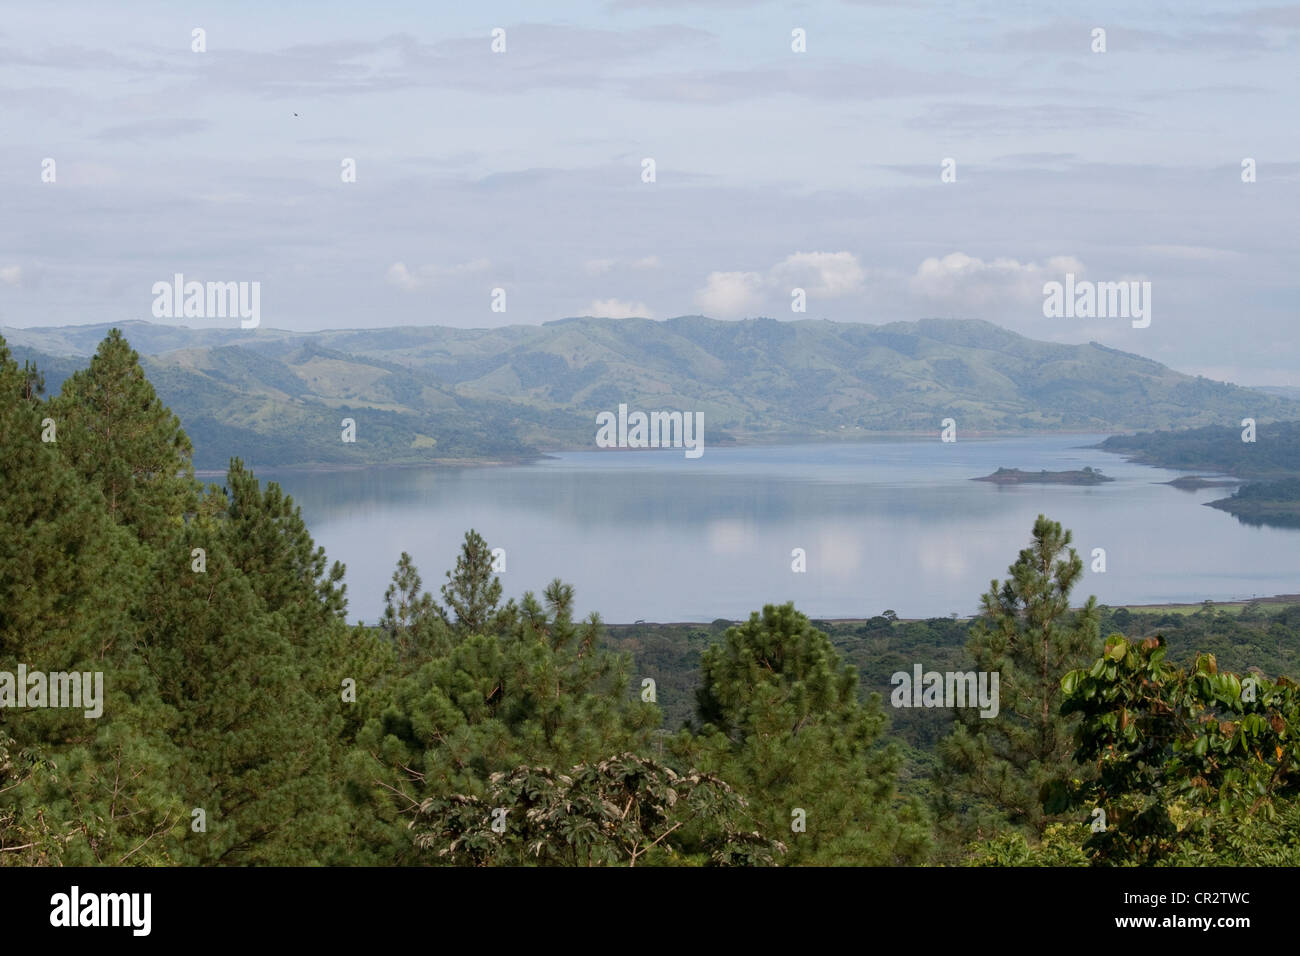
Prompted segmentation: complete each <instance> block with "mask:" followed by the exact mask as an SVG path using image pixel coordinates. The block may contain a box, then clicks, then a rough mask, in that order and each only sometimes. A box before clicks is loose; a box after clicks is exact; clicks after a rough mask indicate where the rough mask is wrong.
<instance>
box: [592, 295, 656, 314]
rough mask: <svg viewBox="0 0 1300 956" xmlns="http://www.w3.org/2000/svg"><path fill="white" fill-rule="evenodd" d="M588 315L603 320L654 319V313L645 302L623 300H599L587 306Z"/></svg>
mask: <svg viewBox="0 0 1300 956" xmlns="http://www.w3.org/2000/svg"><path fill="white" fill-rule="evenodd" d="M587 314H588V315H592V316H595V317H596V318H601V319H634V318H637V319H653V318H654V313H653V312H651V311H650V309H649V308H647V307H646V304H645V303H644V302H624V301H622V300H621V299H597V300H596V301H594V302H592V303H591V305H589V306H587Z"/></svg>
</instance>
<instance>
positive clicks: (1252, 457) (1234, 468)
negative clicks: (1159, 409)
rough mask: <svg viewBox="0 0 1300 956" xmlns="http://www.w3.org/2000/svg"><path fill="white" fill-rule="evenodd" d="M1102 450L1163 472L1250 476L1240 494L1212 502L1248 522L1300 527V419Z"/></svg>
mask: <svg viewBox="0 0 1300 956" xmlns="http://www.w3.org/2000/svg"><path fill="white" fill-rule="evenodd" d="M1098 447H1100V448H1104V449H1105V450H1106V451H1112V452H1116V453H1118V454H1121V455H1125V456H1127V457H1129V458H1131V459H1133V460H1134V461H1140V462H1144V463H1146V464H1150V465H1159V466H1161V467H1163V468H1178V469H1185V470H1189V471H1191V470H1194V471H1206V472H1215V473H1221V474H1226V475H1234V476H1236V477H1238V478H1244V479H1246V482H1245V483H1244V484H1242V485H1241V487H1240V488H1238V489H1237V491H1236V492H1235V493H1233V494H1232V495H1229V496H1228V497H1226V498H1220V499H1219V500H1217V501H1211V502H1207V504H1208V505H1209V506H1210V507H1212V508H1218V509H1220V510H1222V511H1227V512H1228V513H1229V514H1232V515H1235V516H1236V518H1237V519H1238V520H1239V521H1241V522H1243V523H1245V524H1252V525H1270V526H1273V527H1284V528H1295V527H1300V421H1282V422H1268V423H1247V422H1243V423H1242V425H1241V426H1237V425H1236V424H1235V423H1234V424H1233V425H1232V426H1222V425H1219V426H1207V427H1204V428H1191V429H1180V430H1177V431H1158V432H1140V433H1138V434H1136V435H1113V436H1111V437H1110V438H1107V439H1106V440H1105V441H1104V442H1102V443H1101V444H1100V445H1099V446H1098Z"/></svg>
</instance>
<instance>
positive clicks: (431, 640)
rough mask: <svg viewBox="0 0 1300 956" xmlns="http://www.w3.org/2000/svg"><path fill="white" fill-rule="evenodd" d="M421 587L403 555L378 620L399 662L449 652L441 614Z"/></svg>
mask: <svg viewBox="0 0 1300 956" xmlns="http://www.w3.org/2000/svg"><path fill="white" fill-rule="evenodd" d="M422 585H423V582H422V581H421V579H420V572H419V571H418V570H417V569H416V567H415V562H414V561H413V560H412V558H411V556H410V555H409V554H407V553H406V552H405V551H403V552H402V556H401V557H400V558H399V559H398V561H397V570H395V571H394V572H393V582H392V584H390V585H389V586H388V590H387V591H385V592H384V612H383V615H382V616H381V617H380V619H379V626H380V628H381V629H382V630H383V631H384V633H385V634H386V635H387V636H388V639H389V640H390V641H392V643H393V647H394V649H395V650H396V651H397V654H398V656H399V658H401V659H402V660H410V659H417V660H419V661H424V660H427V659H428V658H430V657H433V656H436V655H440V654H443V653H446V651H447V650H448V649H449V645H448V634H447V626H446V623H445V621H444V617H443V610H442V608H440V607H438V605H437V603H436V602H435V601H434V600H433V596H432V595H430V594H429V593H427V592H426V591H423V590H422V589H421V588H422ZM498 587H499V585H498Z"/></svg>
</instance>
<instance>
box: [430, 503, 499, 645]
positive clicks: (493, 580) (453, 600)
mask: <svg viewBox="0 0 1300 956" xmlns="http://www.w3.org/2000/svg"><path fill="white" fill-rule="evenodd" d="M442 599H443V601H444V602H445V603H446V605H447V607H448V608H449V609H450V610H451V612H452V613H453V614H454V615H455V622H454V624H455V629H456V634H457V635H458V636H464V635H466V634H483V633H486V632H487V631H488V630H490V629H493V628H495V626H496V623H497V622H496V614H497V604H498V602H499V601H500V600H501V581H500V579H499V578H497V577H496V575H495V573H494V572H493V570H492V551H491V549H490V548H488V545H487V542H486V541H484V540H483V538H482V536H481V535H480V534H479V533H478V532H477V531H475V530H474V529H473V528H471V529H470V530H469V531H468V532H467V533H466V534H465V541H464V543H463V544H462V545H461V549H460V554H459V555H458V556H457V558H456V570H455V571H454V572H453V571H448V572H447V583H446V584H444V585H443V586H442Z"/></svg>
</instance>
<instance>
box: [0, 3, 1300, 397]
mask: <svg viewBox="0 0 1300 956" xmlns="http://www.w3.org/2000/svg"><path fill="white" fill-rule="evenodd" d="M376 7H378V9H376ZM195 27H201V28H203V29H204V30H205V31H206V46H207V50H206V52H203V53H195V52H193V51H192V49H191V31H192V30H193V29H194V28H195ZM496 27H501V28H504V29H505V31H506V52H505V53H501V54H494V53H493V52H492V51H491V48H490V43H491V36H490V35H491V31H492V30H493V28H496ZM1097 27H1101V28H1103V29H1105V31H1106V46H1107V50H1106V52H1105V53H1094V52H1092V50H1091V46H1092V36H1091V34H1092V31H1093V29H1094V28H1097ZM795 28H800V29H803V30H805V31H806V34H807V52H804V53H795V52H793V51H792V50H791V31H792V30H793V29H795ZM1298 45H1300V5H1290V6H1285V5H1284V6H1261V7H1253V6H1250V5H1248V4H1247V5H1242V4H1229V3H1218V4H1198V3H1146V4H1140V5H1139V4H1132V3H1090V4H1071V3H1034V4H1030V3H1005V2H1004V3H987V4H985V3H963V4H956V3H925V2H918V3H904V2H899V3H885V2H848V0H825V2H817V3H804V4H798V3H795V4H791V3H776V2H745V0H718V2H694V3H678V2H662V0H623V2H611V3H550V4H545V5H542V4H535V3H533V4H528V3H492V2H484V3H475V4H428V3H379V4H375V5H362V4H343V3H330V2H327V3H277V4H266V3H248V2H242V0H227V2H222V3H211V4H187V3H183V2H168V3H129V2H128V3H120V4H112V5H108V4H102V3H81V2H64V3H60V4H58V5H57V7H56V6H54V5H48V4H41V5H36V4H29V5H14V4H10V5H8V6H6V7H5V8H4V10H3V11H2V12H0V102H2V103H3V111H2V113H0V116H2V117H3V125H4V135H3V136H2V137H0V325H10V326H32V325H62V324H72V323H86V322H106V321H123V320H128V319H151V318H152V316H151V314H150V306H151V304H152V295H151V291H150V290H151V288H152V285H153V283H155V282H157V281H159V280H170V279H171V277H172V275H173V274H175V273H177V272H180V273H182V274H184V275H185V277H186V278H187V279H197V280H199V281H232V280H245V281H258V282H260V283H261V303H262V324H263V326H270V327H276V328H291V329H317V328H342V327H349V328H355V327H374V326H387V325H417V324H419V325H423V324H443V325H453V326H460V327H487V326H494V325H503V324H514V323H537V322H543V321H547V320H550V319H555V318H561V317H564V316H570V315H585V314H601V315H611V316H615V317H621V316H627V315H647V316H649V317H651V318H656V319H663V318H668V317H671V316H675V315H682V314H692V313H704V314H707V315H713V316H715V317H718V318H726V319H735V318H743V317H746V316H753V315H770V316H773V317H776V318H781V319H789V318H804V317H806V318H827V319H833V320H836V321H845V322H870V323H882V322H889V321H894V320H899V319H916V318H923V317H961V318H983V319H988V320H990V321H993V322H997V323H998V324H1000V325H1003V326H1006V327H1008V328H1011V329H1014V330H1016V331H1018V332H1021V333H1024V334H1026V335H1030V336H1032V337H1035V338H1039V339H1048V340H1055V341H1063V342H1083V341H1089V340H1096V341H1100V342H1102V343H1104V344H1106V345H1110V346H1112V347H1115V348H1120V349H1125V350H1128V351H1133V352H1138V353H1140V354H1143V355H1148V356H1151V357H1152V358H1155V359H1157V360H1159V361H1162V362H1165V363H1167V364H1169V365H1172V366H1173V367H1175V368H1178V369H1180V370H1184V371H1192V372H1198V373H1202V374H1206V375H1210V376H1212V377H1215V378H1221V379H1227V380H1230V381H1235V382H1239V383H1242V384H1290V385H1300V337H1297V336H1296V334H1295V331H1296V325H1297V318H1300V316H1298V315H1297V302H1298V301H1300V295H1298V293H1300V278H1298V276H1297V269H1296V263H1297V259H1298V257H1297V253H1300V239H1298V238H1297V236H1298V235H1300V231H1298V230H1297V211H1298V210H1300V203H1298V202H1297V195H1298V191H1300V143H1297V139H1298V138H1300V130H1298V128H1297V124H1296V121H1295V117H1296V116H1297V115H1298V114H1300V110H1298V109H1297V95H1296V94H1297V85H1298V84H1300V71H1298V70H1297V68H1296V63H1297V62H1298V59H1300V58H1298V57H1297V52H1298V50H1297V47H1298ZM295 112H296V113H297V114H298V116H297V117H295V116H294V115H293V114H294V113H295ZM47 157H48V158H53V159H54V160H55V163H56V181H55V182H53V183H44V182H42V181H41V163H42V160H43V159H45V158H47ZM345 157H347V158H352V159H355V161H356V168H357V181H356V182H355V183H344V182H342V181H341V178H340V164H341V162H342V160H343V159H344V158H345ZM646 157H650V158H653V159H654V160H655V163H656V181H655V182H654V183H644V182H642V181H641V168H642V160H643V159H644V158H646ZM948 157H951V158H952V159H954V160H955V161H956V169H957V181H956V182H950V183H944V182H941V180H940V164H941V162H942V161H943V160H944V159H945V158H948ZM1246 157H1250V158H1253V159H1254V160H1255V161H1256V164H1257V181H1256V182H1254V183H1251V184H1246V183H1243V182H1242V181H1241V162H1242V160H1243V158H1246ZM1066 271H1074V272H1076V273H1077V274H1078V275H1079V276H1080V277H1082V278H1087V279H1092V280H1100V281H1113V280H1120V279H1143V280H1147V281H1150V282H1151V283H1152V300H1153V301H1152V321H1151V324H1150V326H1149V327H1148V328H1142V329H1135V328H1132V327H1131V326H1130V323H1128V322H1127V321H1124V320H1113V319H1112V320H1084V319H1047V318H1044V317H1043V315H1042V301H1043V296H1042V286H1043V284H1044V282H1047V281H1052V280H1060V279H1061V278H1063V274H1064V272H1066ZM796 286H798V287H800V288H804V289H806V290H807V294H808V308H807V313H806V315H794V314H792V313H791V310H790V290H791V288H793V287H796ZM496 287H501V288H504V289H505V290H506V292H507V310H506V312H505V313H496V312H492V311H491V309H490V302H491V299H490V295H491V290H492V289H493V288H496ZM185 321H186V324H192V325H193V324H208V323H204V322H202V321H196V320H185ZM221 321H223V320H215V322H216V323H217V324H220V322H221ZM226 321H229V320H226Z"/></svg>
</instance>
